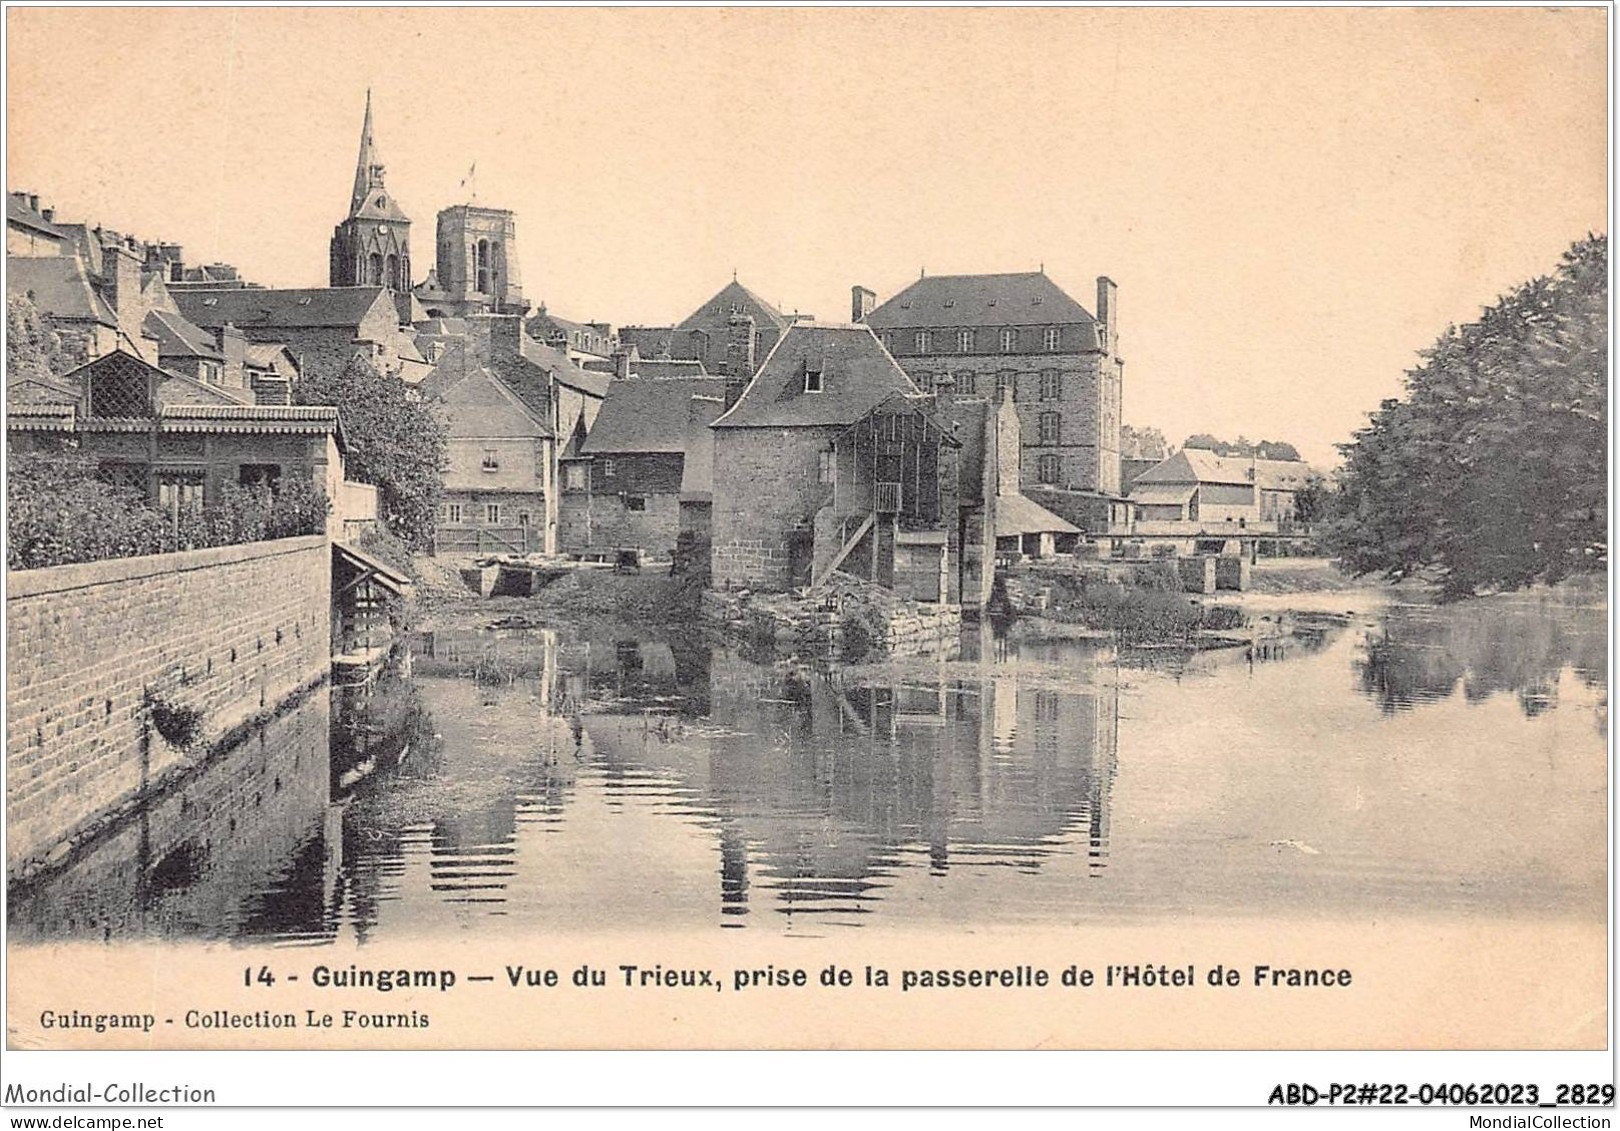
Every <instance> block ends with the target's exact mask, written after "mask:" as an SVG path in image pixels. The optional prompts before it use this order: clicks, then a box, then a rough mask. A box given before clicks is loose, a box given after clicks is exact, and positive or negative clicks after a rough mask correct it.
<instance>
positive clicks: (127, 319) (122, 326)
mask: <svg viewBox="0 0 1620 1131" xmlns="http://www.w3.org/2000/svg"><path fill="white" fill-rule="evenodd" d="M101 284H102V286H103V287H104V288H105V290H106V292H107V303H108V305H109V306H111V307H112V309H113V317H114V318H116V319H117V320H118V329H119V330H120V331H121V332H122V333H124V334H125V335H127V336H128V337H129V339H130V340H131V341H132V342H139V341H140V340H141V324H142V323H143V322H144V321H145V320H146V309H145V304H144V303H143V302H142V301H141V259H140V257H139V256H138V255H136V254H135V253H134V252H133V251H131V250H130V249H129V248H128V247H126V246H125V245H124V243H123V242H122V241H115V242H113V243H110V244H105V245H103V247H102V249H101ZM148 360H153V361H155V360H156V358H150V359H148Z"/></svg>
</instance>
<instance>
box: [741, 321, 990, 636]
mask: <svg viewBox="0 0 1620 1131" xmlns="http://www.w3.org/2000/svg"><path fill="white" fill-rule="evenodd" d="M1008 425H1010V427H1011V435H1012V436H1016V434H1017V425H1016V418H1015V416H1014V415H1013V413H1012V411H1011V409H1010V407H1009V408H1008V409H1007V411H1006V412H1005V413H1001V412H1000V411H999V410H998V409H996V408H994V407H992V406H990V405H988V404H987V403H986V402H985V401H983V400H982V399H979V398H966V399H958V398H955V397H954V396H952V395H951V392H950V390H949V389H948V388H946V389H942V390H941V392H940V393H939V394H924V393H921V392H919V391H918V389H917V387H916V386H915V385H914V384H913V383H912V381H911V379H910V378H909V377H907V376H906V374H905V371H904V370H902V369H901V368H900V367H899V366H898V365H897V364H896V363H895V360H894V358H893V357H891V356H890V355H889V353H888V352H887V351H886V350H884V349H883V347H882V345H881V343H879V341H878V340H877V337H876V336H875V335H874V334H873V333H872V331H871V330H870V329H869V328H867V327H865V326H832V325H819V324H815V323H801V324H796V325H792V326H790V327H788V329H787V330H786V331H785V332H784V333H783V335H782V337H781V339H780V341H779V342H778V343H777V345H776V348H775V349H773V350H772V351H771V354H770V356H769V357H768V358H767V359H766V360H765V363H764V364H763V365H762V366H761V367H760V369H759V372H758V373H757V374H755V376H754V378H753V380H752V381H750V382H749V384H748V386H747V388H746V389H745V390H744V391H743V393H742V394H741V396H740V397H739V398H738V400H737V402H736V403H735V404H734V405H733V406H732V407H731V408H730V409H729V410H728V411H727V412H726V413H725V414H724V415H723V416H721V417H720V418H719V419H718V420H716V421H715V423H714V426H713V428H714V465H713V467H714V471H713V506H712V517H711V528H712V549H711V577H712V581H713V584H714V585H715V586H716V587H718V588H737V587H748V588H752V589H756V590H764V591H768V592H781V591H785V590H788V589H792V588H795V587H799V586H804V585H810V584H813V583H815V582H818V581H820V580H821V579H823V578H825V577H827V576H828V575H829V574H831V572H832V571H834V570H844V571H846V572H851V573H855V574H857V575H860V576H865V577H868V578H870V579H872V580H876V581H878V582H879V583H880V584H883V585H887V586H890V587H892V588H895V589H897V590H899V591H901V592H903V593H906V594H907V595H909V596H911V597H913V598H915V599H919V600H929V601H943V602H950V603H958V602H966V603H968V604H978V603H981V602H982V601H983V600H984V599H985V598H986V597H987V596H988V593H989V585H990V581H991V574H992V572H993V570H992V569H991V568H990V567H989V562H990V560H991V553H992V552H993V538H994V531H995V519H994V509H995V488H994V485H995V482H996V480H997V463H998V458H999V457H998V451H999V449H1000V446H1001V444H1002V439H1001V434H1002V432H1003V429H1004V428H1005V427H1006V426H1008ZM1014 450H1016V448H1014ZM970 563H971V568H970Z"/></svg>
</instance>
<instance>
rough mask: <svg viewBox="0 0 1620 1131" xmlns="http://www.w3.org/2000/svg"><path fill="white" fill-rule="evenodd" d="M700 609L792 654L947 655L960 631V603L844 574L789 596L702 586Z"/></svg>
mask: <svg viewBox="0 0 1620 1131" xmlns="http://www.w3.org/2000/svg"><path fill="white" fill-rule="evenodd" d="M699 607H700V611H701V613H702V616H703V619H704V620H705V621H707V622H708V623H709V624H711V625H714V626H715V627H717V628H720V629H722V630H724V631H725V632H726V633H727V634H729V635H732V636H737V637H741V638H744V639H748V640H755V641H761V642H769V643H770V644H772V645H773V646H774V647H775V648H776V650H777V651H778V652H781V653H784V654H790V655H803V656H822V657H835V656H842V657H845V658H857V659H858V658H861V656H862V655H866V654H871V655H876V656H912V655H920V654H932V653H936V652H946V651H951V650H953V649H954V648H956V647H957V646H958V642H959V634H960V632H961V628H962V610H961V608H960V607H959V606H957V605H943V604H934V603H931V602H922V601H912V600H908V599H907V598H905V597H902V596H900V595H899V594H897V593H895V592H894V591H893V590H892V589H886V588H884V587H883V586H881V585H875V584H873V583H872V582H869V581H863V580H861V579H860V578H858V577H853V576H850V575H848V574H844V573H835V574H834V575H833V576H832V577H831V578H829V579H828V580H827V581H826V582H824V583H823V584H821V585H819V586H816V587H815V588H814V589H797V590H794V591H793V592H791V593H755V592H753V591H751V590H748V589H734V590H729V591H719V590H712V589H711V590H705V591H704V593H703V597H702V601H701V604H700V606H699ZM854 636H860V637H862V639H861V640H859V641H857V640H855V639H853V637H854ZM852 652H854V653H857V654H855V655H851V653H852Z"/></svg>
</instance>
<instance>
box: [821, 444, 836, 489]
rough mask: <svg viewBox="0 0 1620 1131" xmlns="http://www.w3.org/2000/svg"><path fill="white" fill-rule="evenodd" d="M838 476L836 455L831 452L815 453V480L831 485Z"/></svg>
mask: <svg viewBox="0 0 1620 1131" xmlns="http://www.w3.org/2000/svg"><path fill="white" fill-rule="evenodd" d="M837 476H838V453H837V452H835V451H832V450H830V449H829V450H827V451H824V452H817V453H816V478H817V479H819V480H820V481H821V482H823V483H831V482H832V481H833V480H834V479H836V478H837Z"/></svg>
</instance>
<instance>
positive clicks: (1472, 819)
mask: <svg viewBox="0 0 1620 1131" xmlns="http://www.w3.org/2000/svg"><path fill="white" fill-rule="evenodd" d="M1583 618H1584V619H1583ZM1601 623H1602V620H1601V618H1600V617H1596V616H1594V614H1593V611H1592V610H1591V609H1590V608H1586V609H1584V610H1583V609H1581V608H1576V607H1573V606H1568V605H1560V604H1558V603H1557V602H1549V601H1546V600H1541V599H1537V598H1512V599H1504V600H1498V601H1490V602H1474V603H1471V604H1468V605H1463V606H1455V607H1450V608H1434V607H1421V606H1396V607H1391V608H1389V609H1388V610H1386V611H1385V612H1384V614H1382V615H1381V617H1380V618H1379V619H1378V622H1377V623H1376V624H1368V623H1365V622H1361V623H1350V624H1346V623H1345V622H1344V621H1343V619H1342V618H1340V620H1339V621H1338V622H1336V623H1334V622H1328V621H1322V620H1317V621H1305V620H1301V621H1299V622H1298V623H1295V624H1293V625H1292V627H1293V629H1294V631H1293V633H1292V634H1291V635H1287V636H1283V637H1280V638H1277V639H1273V640H1269V641H1264V642H1260V643H1257V644H1256V645H1254V646H1252V647H1247V648H1233V649H1224V650H1220V651H1215V652H1204V653H1195V654H1178V653H1164V652H1161V653H1134V654H1123V655H1122V654H1119V653H1116V652H1115V650H1114V649H1113V648H1112V647H1111V646H1109V645H1107V644H1104V643H1098V642H1093V641H1087V640H1056V641H1054V640H1043V639H1026V638H1023V636H1021V632H1022V631H1023V628H1022V626H1017V625H1015V626H1012V627H1011V629H1009V630H1007V631H996V630H993V629H992V627H991V626H990V625H988V624H987V625H985V626H983V627H982V628H981V629H977V630H973V631H970V632H969V633H967V634H966V635H965V637H964V641H963V647H962V651H961V656H962V658H961V659H959V660H952V661H926V660H914V661H906V662H900V663H895V664H892V665H883V666H877V667H856V668H848V669H841V670H830V671H829V670H824V669H817V668H815V667H811V666H807V665H803V664H800V663H796V662H792V663H789V662H778V663H771V662H760V661H759V660H757V659H750V658H747V657H746V656H745V655H744V654H742V653H740V652H738V651H735V650H732V649H730V648H727V647H711V646H709V645H706V644H704V643H702V642H701V641H698V640H694V639H688V638H676V639H663V638H657V637H653V636H650V635H648V634H647V633H645V632H643V631H640V630H637V629H635V628H632V627H629V626H626V627H624V628H622V629H620V630H617V631H615V630H613V629H611V628H597V629H593V630H592V631H590V632H586V633H559V632H555V631H551V630H539V629H513V630H498V631H474V630H465V631H440V632H435V633H426V634H421V635H420V636H419V637H418V638H417V639H416V640H415V641H414V644H413V647H412V649H411V654H410V655H409V656H406V657H403V660H402V663H401V664H400V665H399V667H398V669H397V670H395V671H393V672H392V673H390V675H389V678H387V679H384V680H382V681H381V682H379V683H377V684H374V685H372V686H370V687H366V688H361V689H346V688H339V689H333V690H332V691H331V692H330V693H329V695H328V694H318V695H313V696H310V697H309V698H308V699H306V700H305V701H304V702H303V703H302V704H300V705H299V706H298V707H297V708H296V709H295V710H292V711H290V712H289V713H287V714H286V715H284V716H283V717H281V718H279V719H277V720H275V721H274V722H272V723H270V724H268V725H267V726H266V727H265V728H264V729H263V731H262V732H260V733H259V734H257V735H255V736H254V737H253V738H252V739H250V740H249V741H248V742H246V743H244V744H243V745H241V746H239V747H237V748H236V749H235V750H233V751H231V752H229V753H228V754H225V755H223V756H222V757H220V758H218V759H217V760H215V761H214V762H212V763H210V764H209V765H208V766H207V767H205V768H204V769H202V770H201V771H199V772H198V773H196V774H194V775H193V776H192V778H191V779H189V780H188V781H186V782H185V783H183V784H182V785H181V786H180V787H178V788H176V789H174V790H172V791H171V792H170V793H169V794H167V795H165V796H164V797H162V798H160V799H157V800H155V801H154V802H152V803H151V804H149V805H148V806H146V807H145V808H144V809H143V810H141V811H140V812H139V813H137V814H135V815H134V816H133V817H131V818H130V819H129V820H128V821H125V822H124V823H123V824H121V825H120V826H118V827H117V828H115V829H114V830H112V831H111V832H110V833H109V834H108V835H107V836H105V837H103V838H101V839H100V840H98V841H97V842H95V843H94V844H93V845H91V846H90V847H89V848H87V849H86V850H85V851H84V852H82V853H81V854H80V855H79V856H78V857H77V858H76V859H75V860H73V861H72V862H71V863H70V864H69V865H68V866H67V867H66V868H65V869H63V870H62V871H60V872H59V873H56V874H55V875H53V876H51V877H50V878H48V879H45V880H43V881H40V882H38V883H36V884H34V885H31V886H30V887H28V888H26V889H23V890H15V891H13V893H12V894H13V898H12V901H11V911H10V915H11V922H12V927H13V930H14V931H15V932H16V935H17V937H19V938H44V937H65V936H74V937H91V938H103V939H114V938H122V937H131V936H153V935H157V936H189V937H219V938H229V939H236V940H275V941H280V942H284V943H300V942H303V943H321V942H326V941H330V940H333V939H337V938H345V939H354V940H356V941H359V942H365V941H368V940H371V939H376V938H398V937H402V936H413V935H418V934H427V933H433V932H442V931H465V930H479V931H487V930H491V929H509V930H536V929H539V930H563V931H592V930H603V929H641V930H647V929H658V928H661V927H667V928H671V929H674V928H694V927H695V928H701V927H703V926H705V925H707V926H715V925H718V926H721V927H727V928H732V929H749V930H759V929H765V930H770V931H778V932H790V933H804V932H817V931H823V930H838V929H843V928H848V927H852V926H860V925H865V924H884V925H906V924H910V925H919V924H928V925H934V926H942V925H943V926H949V925H964V926H972V925H993V924H1005V923H1011V922H1036V923H1061V922H1080V921H1085V920H1088V919H1096V918H1110V917H1119V916H1149V917H1160V918H1164V917H1181V916H1186V915H1189V914H1256V913H1264V912H1268V911H1278V910H1286V911H1288V912H1289V913H1293V914H1312V913H1346V912H1349V913H1359V912H1371V913H1374V914H1377V913H1386V912H1392V911H1395V910H1401V911H1404V912H1408V913H1415V914H1421V913H1426V912H1438V911H1440V910H1445V911H1464V912H1472V913H1478V914H1522V913H1543V912H1546V911H1554V912H1561V913H1571V914H1585V913H1586V912H1587V911H1594V913H1597V914H1601V911H1602V907H1603V892H1604V890H1605V888H1604V877H1603V843H1604V841H1603V828H1604V820H1605V814H1604V812H1603V784H1604V776H1603V775H1604V759H1603V753H1604V752H1603V744H1602V737H1601V729H1600V728H1593V727H1591V726H1590V725H1589V724H1588V722H1587V712H1588V711H1590V713H1591V714H1592V715H1594V716H1597V717H1601V715H1602V713H1603V711H1604V709H1605V708H1606V691H1605V683H1606V676H1607V672H1606V668H1605V666H1604V656H1603V647H1602V643H1603V640H1602V630H1601V629H1600V628H1597V627H1595V626H1596V625H1599V624H1601ZM1347 674H1348V678H1347ZM1459 685H1460V686H1461V687H1462V688H1463V690H1464V695H1463V696H1461V697H1457V696H1454V695H1453V692H1454V690H1455V689H1456V688H1457V687H1458V686H1459ZM1498 692H1501V693H1504V694H1503V695H1501V696H1499V695H1498V694H1497V693H1498ZM1515 697H1516V703H1515ZM1499 703H1507V704H1510V708H1509V709H1510V710H1511V711H1512V712H1513V714H1512V716H1510V717H1508V718H1504V717H1503V716H1502V714H1501V711H1500V710H1499V709H1498V707H1497V704H1499ZM1307 705H1308V708H1309V709H1305V708H1306V707H1307ZM1486 734H1488V735H1489V738H1490V741H1489V743H1488V744H1487V743H1485V742H1484V741H1482V736H1483V735H1486ZM1526 805H1529V806H1532V807H1533V806H1537V805H1539V806H1542V807H1543V808H1545V809H1547V810H1549V811H1550V810H1551V809H1553V808H1555V807H1556V809H1557V811H1558V812H1559V815H1560V819H1559V821H1558V822H1557V823H1556V825H1555V826H1553V827H1550V828H1542V827H1540V826H1538V825H1537V824H1536V823H1534V822H1530V823H1520V824H1516V825H1514V826H1513V827H1512V828H1508V829H1502V828H1500V827H1497V826H1494V825H1493V824H1492V823H1491V822H1490V821H1489V820H1488V819H1487V818H1488V817H1489V816H1491V815H1493V814H1494V813H1496V812H1498V811H1499V810H1501V809H1503V808H1507V807H1513V806H1520V807H1522V806H1526ZM1493 829H1494V831H1493ZM1594 909H1595V910H1594Z"/></svg>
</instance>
